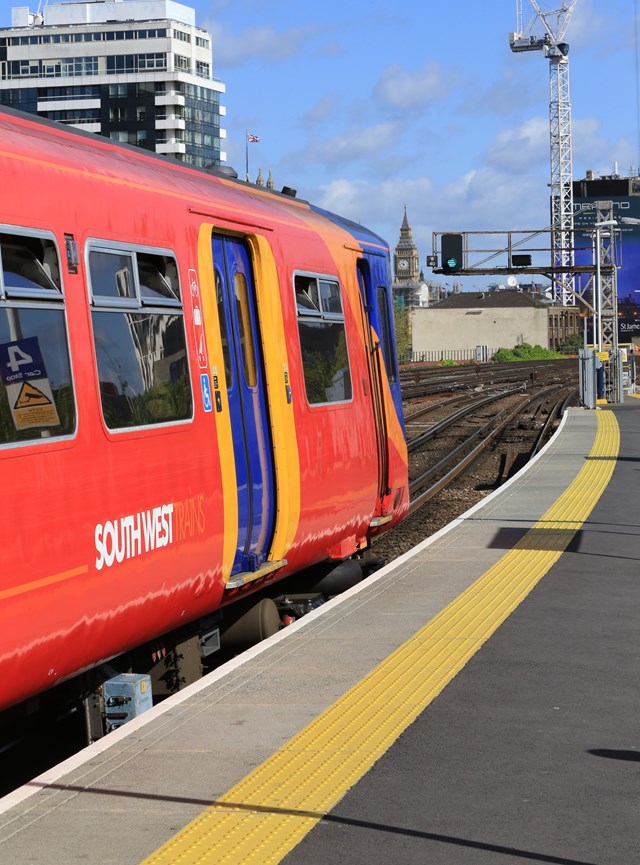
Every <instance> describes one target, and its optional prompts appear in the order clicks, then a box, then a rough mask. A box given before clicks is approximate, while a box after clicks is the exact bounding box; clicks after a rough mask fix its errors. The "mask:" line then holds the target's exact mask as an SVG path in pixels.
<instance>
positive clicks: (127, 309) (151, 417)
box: [89, 247, 193, 429]
mask: <svg viewBox="0 0 640 865" xmlns="http://www.w3.org/2000/svg"><path fill="white" fill-rule="evenodd" d="M89 278H90V284H91V294H92V307H93V308H92V313H91V318H92V323H93V337H94V343H95V348H96V358H97V365H98V381H99V384H100V399H101V402H102V412H103V415H104V419H105V423H106V424H107V426H108V427H109V429H125V428H130V427H139V426H147V425H150V424H164V423H173V422H175V421H180V420H188V419H189V418H190V417H191V416H192V413H193V396H192V392H191V382H190V378H189V366H188V360H187V346H186V338H185V330H184V318H183V311H182V305H181V302H180V286H179V282H178V269H177V266H176V262H175V259H174V258H173V257H172V256H170V255H166V254H165V253H156V252H151V251H149V250H147V249H144V250H137V249H129V250H123V249H111V248H106V247H105V248H103V247H100V248H93V249H91V250H90V252H89Z"/></svg>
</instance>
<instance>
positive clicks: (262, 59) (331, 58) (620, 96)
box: [189, 0, 640, 288]
mask: <svg viewBox="0 0 640 865" xmlns="http://www.w3.org/2000/svg"><path fill="white" fill-rule="evenodd" d="M189 5H192V6H194V8H195V9H196V20H197V23H198V25H199V26H202V27H204V28H206V29H207V30H209V31H210V32H211V33H212V34H213V52H214V53H213V65H214V75H215V77H217V78H220V79H221V80H222V81H223V82H224V83H225V85H226V94H225V96H224V99H223V104H225V105H226V108H227V116H226V119H225V125H226V128H227V136H228V138H227V141H226V150H227V154H228V162H229V163H230V164H231V165H233V166H234V168H236V170H237V171H238V173H239V174H240V175H241V176H244V172H245V152H246V146H245V134H246V132H247V131H248V132H249V133H250V134H252V135H257V136H259V138H260V141H259V142H258V143H252V144H249V173H250V176H251V179H252V180H253V179H255V176H256V175H257V171H258V168H261V169H262V173H263V175H264V176H265V177H266V175H267V172H268V170H271V172H272V176H273V179H274V182H275V184H276V188H278V189H279V188H281V186H282V185H287V186H292V187H294V188H296V189H297V190H298V196H299V197H301V198H305V199H307V200H309V201H312V202H313V203H316V204H319V205H320V206H322V207H325V208H327V209H329V210H333V211H335V212H337V213H340V214H342V215H344V216H347V217H349V218H351V219H353V220H355V221H357V222H361V223H363V224H365V225H367V226H368V227H369V228H371V229H373V230H374V231H376V232H377V233H378V234H380V235H381V236H382V237H384V238H385V239H386V240H387V241H388V242H389V243H390V244H391V246H392V247H393V246H395V244H396V243H397V242H398V239H399V235H400V225H401V223H402V218H403V213H404V207H405V206H406V208H407V215H408V219H409V223H410V225H411V227H412V230H413V239H414V241H415V243H416V245H417V247H418V250H419V252H420V261H421V266H422V267H423V269H424V272H425V276H426V277H427V278H429V277H430V276H431V271H430V270H428V269H427V268H426V263H425V258H426V255H428V254H430V253H431V251H432V232H433V231H438V232H439V231H454V232H455V231H481V230H504V229H517V230H528V229H532V228H544V227H546V226H547V225H548V224H549V219H550V218H549V186H548V184H549V180H550V161H549V61H548V60H547V59H546V58H545V57H544V56H543V53H542V52H541V51H536V52H527V53H518V54H514V53H513V52H512V51H511V50H510V47H509V33H510V32H511V31H513V30H515V29H516V3H515V2H514V0H486V2H479V0H449V2H448V3H441V2H434V0H405V2H402V3H398V4H397V5H394V4H388V3H378V2H376V0H367V2H364V0H348V2H344V0H342V2H339V0H322V2H318V3H300V2H289V0H279V2H277V3H274V2H268V0H196V2H192V3H190V4H189ZM540 5H541V8H542V10H543V11H550V10H554V9H558V8H559V7H560V6H561V5H562V4H561V3H560V2H559V0H550V2H549V0H546V2H545V0H541V3H540ZM522 12H523V23H524V25H525V27H526V26H527V25H528V24H529V23H530V22H531V23H533V22H534V19H535V12H534V9H533V6H532V5H531V3H530V2H529V0H522ZM637 18H638V0H606V2H605V0H577V3H576V5H575V8H574V12H573V15H572V17H571V19H570V22H569V25H568V28H567V33H566V36H565V39H566V41H567V42H568V43H569V45H570V53H569V62H570V93H571V106H572V128H573V175H574V178H576V179H577V178H582V177H584V176H585V172H586V170H587V169H592V170H594V171H596V172H598V173H600V174H612V173H613V172H614V170H615V165H616V163H617V164H618V170H619V172H620V174H623V175H627V174H628V173H629V170H630V167H631V166H632V165H633V166H634V169H635V167H637V166H638V164H639V163H640V152H639V151H640V131H639V118H638V113H639V112H638V102H639V99H638V69H637V63H638V49H637V28H638V26H640V25H639V24H638V21H637ZM537 31H538V32H540V33H541V32H542V31H541V30H540V24H539V23H538V28H537ZM470 280H476V278H472V277H469V278H466V279H463V280H462V284H463V285H462V287H463V288H472V285H471V284H469V285H467V283H469V282H470Z"/></svg>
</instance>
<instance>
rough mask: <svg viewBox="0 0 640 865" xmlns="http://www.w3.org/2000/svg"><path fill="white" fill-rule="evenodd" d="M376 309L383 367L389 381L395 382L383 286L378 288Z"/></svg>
mask: <svg viewBox="0 0 640 865" xmlns="http://www.w3.org/2000/svg"><path fill="white" fill-rule="evenodd" d="M378 309H379V310H380V329H381V331H382V332H381V334H380V339H381V342H382V354H383V357H384V365H385V367H386V369H387V376H388V378H389V381H395V380H396V375H397V374H396V364H395V359H394V356H393V352H392V351H391V348H392V346H391V323H390V321H389V303H388V295H387V288H386V286H384V285H379V286H378Z"/></svg>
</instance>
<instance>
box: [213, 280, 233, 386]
mask: <svg viewBox="0 0 640 865" xmlns="http://www.w3.org/2000/svg"><path fill="white" fill-rule="evenodd" d="M216 304H217V307H218V321H219V322H220V339H221V340H222V357H223V360H224V377H225V384H226V386H227V390H229V388H230V387H231V385H232V384H233V378H232V376H231V358H230V356H229V336H228V334H227V318H226V314H225V308H224V295H223V292H222V277H221V276H220V272H219V271H218V270H216Z"/></svg>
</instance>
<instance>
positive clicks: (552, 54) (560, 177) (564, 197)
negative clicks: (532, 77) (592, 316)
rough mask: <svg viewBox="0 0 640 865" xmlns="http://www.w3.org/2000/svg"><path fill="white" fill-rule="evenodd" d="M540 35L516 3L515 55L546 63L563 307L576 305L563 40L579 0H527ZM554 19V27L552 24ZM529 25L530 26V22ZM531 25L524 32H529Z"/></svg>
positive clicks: (555, 247)
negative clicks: (548, 0) (533, 55)
mask: <svg viewBox="0 0 640 865" xmlns="http://www.w3.org/2000/svg"><path fill="white" fill-rule="evenodd" d="M530 2H531V5H532V6H533V8H534V10H535V12H536V17H535V18H534V22H535V21H536V20H538V19H539V20H540V21H541V22H542V25H543V27H544V30H545V34H544V36H535V35H527V34H526V33H525V31H524V29H523V27H522V0H517V2H516V26H517V27H518V29H517V30H516V32H514V33H511V34H510V35H509V44H510V46H511V50H512V51H514V52H522V51H540V50H541V51H543V53H544V56H545V57H547V58H548V60H549V143H550V162H551V182H550V190H551V196H550V197H551V208H550V209H551V230H552V239H551V246H552V266H553V267H554V268H556V269H557V270H559V271H564V275H563V276H562V278H561V279H560V280H557V281H556V282H555V289H556V299H557V300H558V301H559V302H560V303H562V305H563V306H572V305H574V304H575V302H576V301H575V293H574V290H573V277H572V275H571V272H570V270H569V269H570V268H571V267H572V266H573V264H574V241H573V159H572V142H571V102H570V98H569V59H568V53H569V46H568V44H567V43H566V42H564V36H565V33H566V30H567V27H568V25H569V19H570V18H571V14H572V12H573V10H574V7H575V5H576V2H577V0H565V2H564V3H563V4H562V6H561V7H560V8H559V9H553V10H549V11H547V12H544V11H543V10H542V9H541V7H540V4H539V3H538V2H537V0H530ZM554 17H555V24H554V25H552V23H550V22H551V19H553V18H554ZM534 22H532V23H534ZM531 27H532V24H530V25H529V26H528V28H527V32H530V30H531Z"/></svg>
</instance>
